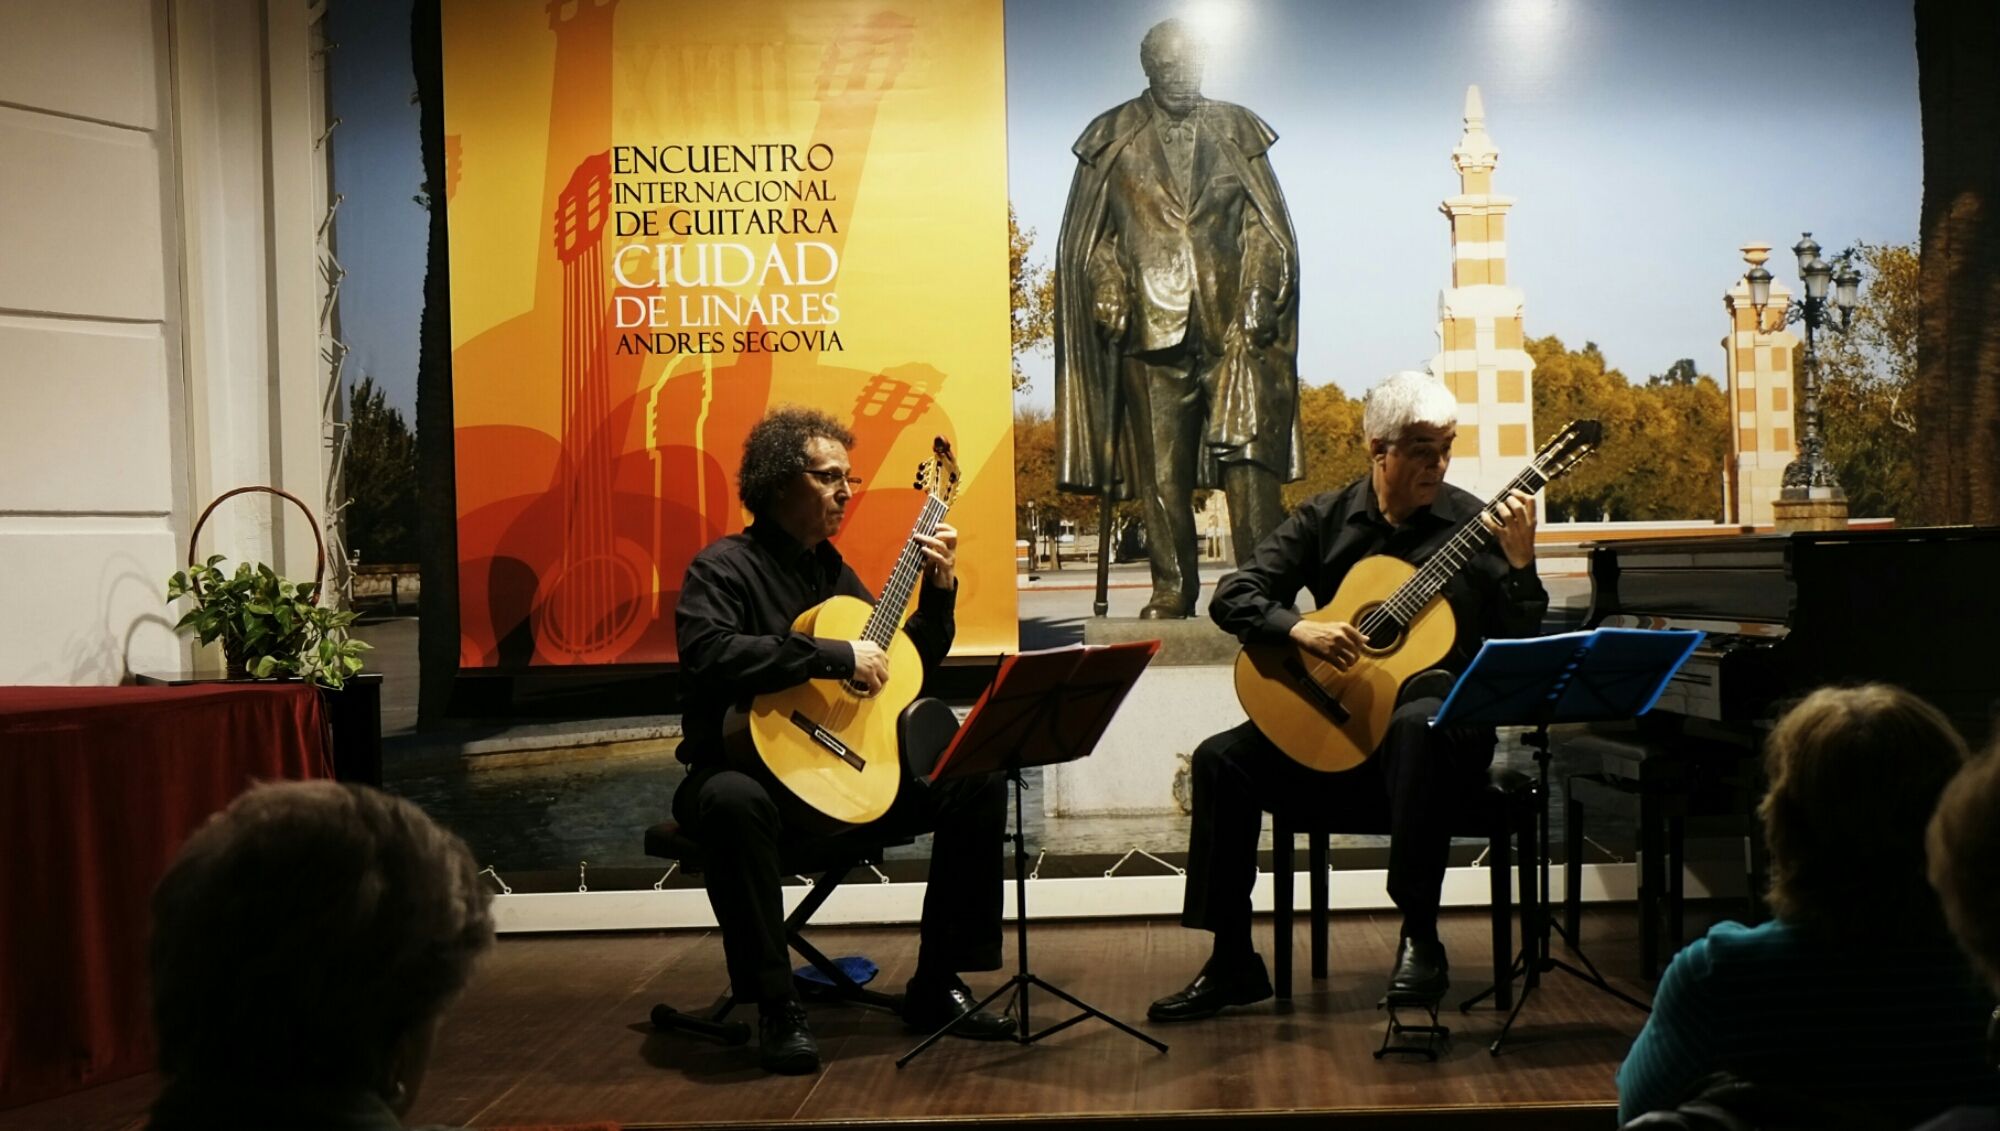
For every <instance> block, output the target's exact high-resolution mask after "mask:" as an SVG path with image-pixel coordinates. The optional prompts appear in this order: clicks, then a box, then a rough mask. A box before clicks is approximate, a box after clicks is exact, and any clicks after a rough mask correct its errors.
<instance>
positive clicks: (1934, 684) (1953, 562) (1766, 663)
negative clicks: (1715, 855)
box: [1565, 527, 2000, 977]
mask: <svg viewBox="0 0 2000 1131" xmlns="http://www.w3.org/2000/svg"><path fill="white" fill-rule="evenodd" d="M1590 580H1591V602H1590V611H1589V613H1588V614H1587V616H1586V622H1585V623H1586V624H1587V626H1588V627H1591V628H1597V627H1602V626H1612V627H1621V628H1694V629H1700V630H1702V631H1703V632H1705V633H1707V636H1706V637H1704V638H1703V640H1702V643H1701V645H1700V646H1699V647H1698V648H1697V649H1696V650H1695V652H1694V654H1693V656H1691V657H1690V658H1689V659H1688V661H1687V663H1686V664H1685V665H1683V666H1682V668H1681V670H1680V671H1679V672H1678V673H1677V674H1676V675H1675V676H1674V678H1673V681H1672V682H1671V683H1670V684H1669V685H1668V687H1667V690H1666V692H1665V693H1664V694H1662V695H1661V697H1660V701H1659V702H1658V703H1657V704H1656V705H1655V706H1654V708H1653V710H1652V712H1651V713H1649V714H1648V715H1647V716H1645V717H1644V718H1642V719H1641V720H1640V721H1639V725H1638V726H1637V727H1636V729H1633V730H1630V731H1627V732H1623V733H1609V734H1591V735H1584V736H1579V737H1577V738H1575V739H1573V740H1572V741H1570V742H1569V743H1566V744H1565V749H1566V754H1567V756H1568V757H1569V759H1570V760H1571V761H1572V763H1573V764H1574V763H1575V762H1577V761H1582V762H1586V763H1587V762H1589V761H1592V760H1595V761H1596V762H1597V763H1598V764H1599V766H1600V772H1598V773H1595V774H1579V775H1577V776H1575V777H1573V778H1572V779H1571V785H1572V786H1573V787H1574V786H1578V785H1581V786H1583V787H1584V788H1583V789H1582V790H1581V791H1578V790H1575V789H1573V790H1572V791H1571V793H1570V797H1569V811H1568V813H1569V828H1568V836H1569V840H1568V846H1569V851H1568V860H1567V861H1566V863H1565V876H1566V879H1567V880H1568V881H1569V892H1570V893H1571V894H1570V895H1569V897H1568V900H1567V906H1566V915H1565V918H1566V920H1567V926H1568V927H1569V930H1570V937H1571V938H1575V937H1576V929H1577V925H1578V911H1579V904H1578V902H1577V899H1578V897H1577V895H1576V894H1575V893H1577V891H1578V890H1579V888H1580V887H1581V882H1580V880H1581V871H1580V862H1581V850H1582V826H1583V810H1582V806H1581V800H1582V798H1583V797H1587V796H1589V795H1592V794H1595V793H1597V792H1600V791H1602V790H1609V791H1612V792H1615V793H1623V794H1626V795H1629V796H1635V797H1637V798H1638V800H1639V814H1638V821H1639V840H1640V845H1639V847H1640V860H1641V876H1640V929H1641V936H1640V938H1641V945H1640V965H1641V968H1642V971H1643V973H1644V974H1645V976H1647V977H1651V976H1652V975H1653V972H1654V971H1655V970H1656V969H1657V968H1658V963H1659V960H1660V950H1659V942H1660V939H1661V934H1662V931H1661V928H1662V926H1663V925H1664V927H1665V935H1666V937H1667V940H1668V943H1669V948H1670V950H1671V948H1673V947H1678V946H1679V945H1680V942H1681V939H1682V924H1681V921H1680V920H1681V915H1680V909H1681V898H1680V897H1681V891H1680V884H1681V878H1682V869H1681V867H1680V866H1679V864H1680V861H1681V858H1682V852H1681V849H1682V845H1683V842H1684V836H1685V818H1686V817H1687V816H1688V815H1689V814H1691V813H1692V814H1696V815H1699V814H1701V813H1703V812H1708V813H1717V812H1730V811H1733V812H1734V813H1735V814H1736V815H1737V816H1738V817H1740V818H1741V824H1742V826H1744V831H1745V832H1746V833H1748V834H1750V835H1749V838H1748V839H1749V844H1750V861H1749V869H1748V871H1749V873H1750V884H1751V891H1750V893H1749V895H1750V917H1751V918H1753V919H1754V918H1756V917H1759V916H1760V915H1761V913H1762V908H1761V899H1760V897H1761V892H1759V891H1757V890H1756V885H1757V884H1758V882H1759V880H1760V879H1761V877H1762V875H1763V871H1764V869H1763V860H1762V855H1763V853H1762V844H1761V838H1759V837H1758V836H1756V835H1755V829H1754V822H1753V821H1752V819H1751V817H1750V814H1751V812H1752V810H1753V807H1754V804H1755V800H1756V795H1757V794H1758V793H1759V792H1760V791H1761V773H1760V770H1761V767H1760V765H1759V762H1758V759H1757V758H1756V757H1755V755H1756V754H1757V752H1758V750H1759V747H1760V745H1761V741H1762V736H1763V733H1764V732H1765V731H1766V730H1768V729H1769V727H1770V725H1771V724H1772V722H1774V721H1775V720H1776V718H1777V716H1778V715H1780V714H1781V713H1783V711H1784V708H1785V706H1786V704H1787V703H1789V702H1790V701H1792V700H1794V699H1797V698H1799V697H1801V696H1803V695H1805V694H1806V693H1808V692H1810V691H1812V690H1813V689H1814V688H1817V687H1823V686H1826V685H1829V684H1841V683H1861V682H1868V681H1880V682H1886V683H1893V684H1896V685H1898V686H1901V687H1904V688H1907V689H1909V690H1910V691H1913V692H1915V693H1917V694H1918V695H1921V696H1922V697H1924V698H1925V699H1926V700H1928V701H1930V702H1931V703H1932V704H1933V705H1935V706H1936V707H1937V708H1938V709H1939V710H1941V711H1943V712H1944V713H1945V715H1946V716H1948V717H1949V718H1950V719H1951V720H1952V722H1953V723H1954V724H1955V725H1956V726H1957V727H1958V729H1959V732H1960V733H1961V734H1963V735H1964V736H1965V739H1966V741H1967V742H1968V743H1970V744H1972V745H1973V746H1974V747H1975V748H1977V747H1979V746H1981V745H1983V744H1984V743H1986V742H1988V741H1989V740H1990V739H1991V738H1992V737H1993V732H1994V712H1995V708H1996V706H2000V657H1997V656H1996V644H2000V528H1992V527H1934V528H1909V529H1889V530H1864V531H1831V532H1812V533H1797V534H1762V535H1741V536H1731V537H1701V538H1653V539H1635V540H1631V541H1619V542H1604V543H1599V544H1598V545H1596V546H1593V547H1592V548H1591V551H1590ZM1894 757H1895V752H1894V751H1884V752H1883V772H1884V773H1893V772H1894V766H1895V761H1894ZM1720 798H1729V799H1731V800H1728V801H1721V800H1718V799H1720ZM1662 910H1664V911H1665V915H1664V917H1663V916H1662V914H1661V912H1662ZM1663 918H1664V920H1665V922H1664V924H1663V923H1662V919H1663Z"/></svg>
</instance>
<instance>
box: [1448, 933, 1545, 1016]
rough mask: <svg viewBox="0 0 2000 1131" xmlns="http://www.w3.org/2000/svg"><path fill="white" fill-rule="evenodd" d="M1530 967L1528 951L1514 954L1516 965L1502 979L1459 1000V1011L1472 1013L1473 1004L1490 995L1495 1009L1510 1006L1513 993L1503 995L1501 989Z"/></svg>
mask: <svg viewBox="0 0 2000 1131" xmlns="http://www.w3.org/2000/svg"><path fill="white" fill-rule="evenodd" d="M1530 968H1531V963H1530V960H1529V957H1528V952H1527V950H1525V949H1523V950H1522V951H1521V952H1520V953H1519V954H1516V955H1515V956H1514V965H1513V966H1512V967H1511V968H1509V969H1508V971H1507V973H1506V976H1505V978H1504V979H1503V980H1502V981H1498V982H1495V983H1493V984H1492V985H1490V986H1488V987H1486V988H1485V989H1483V990H1480V991H1479V992H1478V993H1476V994H1473V995H1472V996H1471V997H1469V998H1466V999H1465V1000H1464V1001H1462V1002H1459V1003H1458V1011H1459V1012H1460V1013H1470V1012H1472V1007H1473V1006H1475V1005H1478V1004H1479V1003H1480V1002H1482V1001H1485V1000H1486V999H1487V998H1489V997H1490V998H1492V999H1494V1001H1493V1006H1494V1008H1495V1009H1506V1008H1508V1006H1509V1005H1511V1004H1512V1000H1511V999H1512V996H1513V995H1511V994H1509V995H1507V996H1506V997H1502V996H1501V994H1500V991H1501V990H1502V989H1503V988H1505V987H1508V986H1511V985H1513V984H1514V980H1515V979H1517V978H1520V977H1521V976H1523V975H1524V974H1526V973H1527V972H1528V970H1529V969H1530Z"/></svg>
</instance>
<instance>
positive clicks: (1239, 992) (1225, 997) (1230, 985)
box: [1146, 954, 1271, 1021]
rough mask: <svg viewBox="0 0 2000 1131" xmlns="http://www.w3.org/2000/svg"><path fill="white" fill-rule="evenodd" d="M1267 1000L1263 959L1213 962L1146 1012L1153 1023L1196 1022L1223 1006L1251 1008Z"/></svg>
mask: <svg viewBox="0 0 2000 1131" xmlns="http://www.w3.org/2000/svg"><path fill="white" fill-rule="evenodd" d="M1270 996H1271V975H1270V973H1269V972H1268V971H1266V970H1265V969H1264V957H1263V956H1262V955H1259V954H1253V955H1251V956H1250V957H1249V958H1247V959H1243V960H1240V961H1237V962H1233V963H1229V964H1227V965H1223V964H1221V963H1218V962H1217V961H1216V960H1215V959H1213V958H1211V959H1209V960H1208V965H1206V966H1203V967H1202V968H1201V973H1199V974H1197V975H1195V979H1194V981H1192V982H1189V983H1188V984H1187V988H1186V989H1184V990H1182V991H1180V992H1179V993H1172V994H1168V995H1167V996H1166V997H1163V998H1161V999H1160V1000H1158V1001H1156V1002H1154V1003H1153V1004H1152V1005H1151V1006H1150V1007H1148V1008H1147V1010H1146V1016H1147V1017H1150V1018H1152V1019H1153V1020H1155V1021H1198V1020H1200V1019H1201V1018H1204V1017H1213V1016H1215V1015H1216V1014H1217V1013H1219V1012H1221V1011H1222V1009H1223V1008H1224V1007H1225V1006H1231V1005H1254V1004H1256V1003H1257V1002H1260V1001H1263V1000H1264V999H1265V998H1267V997H1270Z"/></svg>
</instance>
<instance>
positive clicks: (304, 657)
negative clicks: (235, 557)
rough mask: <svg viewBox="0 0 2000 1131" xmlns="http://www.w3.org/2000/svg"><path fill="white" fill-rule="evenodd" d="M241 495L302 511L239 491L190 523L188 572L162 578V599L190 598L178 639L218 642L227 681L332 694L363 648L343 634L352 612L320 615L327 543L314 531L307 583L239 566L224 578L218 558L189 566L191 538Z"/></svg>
mask: <svg viewBox="0 0 2000 1131" xmlns="http://www.w3.org/2000/svg"><path fill="white" fill-rule="evenodd" d="M246 491H266V492H269V493H271V494H274V495H279V496H282V497H283V498H286V499H289V500H291V501H292V502H293V503H294V504H297V506H298V507H299V509H300V510H304V511H305V512H306V518H307V520H308V521H311V520H312V512H311V511H310V510H307V509H306V505H305V504H304V503H303V502H300V501H299V499H298V498H297V497H296V496H294V495H292V494H289V493H288V492H285V491H280V490H278V489H277V488H275V487H263V486H253V487H238V488H236V489H235V490H233V491H227V492H224V493H223V494H221V495H219V496H217V497H216V499H215V501H214V502H212V503H210V504H209V505H208V509H206V510H204V511H202V512H201V517H200V518H199V519H197V520H195V524H194V533H193V535H191V536H190V537H189V539H188V568H187V569H185V570H182V571H180V572H177V573H175V574H174V575H173V576H172V577H170V578H168V579H167V599H168V600H169V601H175V600H179V599H180V598H182V597H192V598H193V599H194V605H193V607H192V608H190V609H188V611H187V612H186V613H185V614H184V615H182V617H181V619H180V622H179V623H178V624H176V625H174V629H175V630H176V631H178V632H187V633H192V634H193V635H194V636H195V638H196V639H197V640H199V641H200V642H201V643H203V644H209V643H212V642H214V641H217V640H220V641H221V642H222V654H223V659H224V661H225V662H226V664H227V670H228V675H229V678H231V679H246V678H248V679H273V678H287V677H289V678H296V679H303V680H308V681H310V682H312V683H316V684H318V685H319V686H321V687H327V688H333V689H336V690H338V689H339V688H341V687H342V686H344V685H345V683H346V682H347V679H348V677H349V676H352V675H354V674H356V673H357V672H359V671H360V670H361V653H363V652H365V651H367V650H368V647H369V645H368V643H367V642H366V641H362V640H356V639H353V638H352V637H350V636H349V635H348V633H347V629H348V626H349V625H351V624H352V623H354V614H353V613H352V612H347V611H342V610H337V609H331V608H327V607H326V606H323V605H321V604H320V603H319V596H320V584H321V581H322V580H323V579H324V577H325V574H326V544H325V542H324V541H323V540H322V539H321V538H320V533H319V525H318V523H316V522H315V523H313V528H312V530H313V541H314V542H315V543H316V544H317V545H318V546H319V562H318V565H317V567H316V568H315V571H314V578H313V580H311V581H290V580H287V579H285V578H283V577H280V576H278V574H277V572H276V571H274V570H273V569H272V568H271V567H270V566H268V565H265V564H263V563H262V562H258V563H254V564H253V563H250V562H244V563H242V564H240V565H238V566H237V567H236V571H235V572H234V573H227V574H225V573H224V572H223V571H222V570H221V569H220V568H218V563H220V562H221V561H222V560H223V557H222V555H220V554H217V555H215V556H213V557H211V558H209V559H208V560H207V561H205V562H198V561H196V560H195V556H194V547H195V539H196V538H199V537H200V535H201V527H202V524H203V523H204V522H207V521H208V516H209V515H210V514H212V513H214V511H215V508H216V507H217V506H218V505H220V504H221V503H222V502H223V500H225V499H228V498H230V497H231V496H233V495H240V494H242V493H244V492H246Z"/></svg>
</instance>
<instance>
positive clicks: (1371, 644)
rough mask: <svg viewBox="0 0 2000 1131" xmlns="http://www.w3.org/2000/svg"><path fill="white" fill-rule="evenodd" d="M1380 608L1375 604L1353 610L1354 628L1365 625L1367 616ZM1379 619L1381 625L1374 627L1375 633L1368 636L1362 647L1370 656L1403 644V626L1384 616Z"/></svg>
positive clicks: (1392, 618)
mask: <svg viewBox="0 0 2000 1131" xmlns="http://www.w3.org/2000/svg"><path fill="white" fill-rule="evenodd" d="M1381 607H1382V606H1381V603H1380V602H1377V603H1376V604H1373V605H1364V606H1363V607H1361V608H1360V609H1357V610H1355V614H1354V624H1355V625H1356V627H1359V626H1361V625H1363V624H1366V623H1367V622H1368V618H1369V616H1370V615H1371V614H1373V613H1374V612H1375V610H1376V609H1379V608H1381ZM1381 619H1382V623H1381V624H1380V625H1379V626H1377V627H1376V629H1375V631H1373V632H1371V633H1369V634H1368V640H1367V643H1366V644H1365V645H1364V647H1365V648H1366V649H1367V650H1368V652H1370V653H1371V654H1376V655H1379V654H1381V653H1383V652H1387V651H1389V650H1391V649H1393V648H1394V647H1396V646H1397V645H1398V644H1401V643H1402V642H1403V628H1404V626H1403V625H1402V624H1399V623H1398V622H1397V621H1396V619H1395V618H1394V617H1390V616H1386V615H1385V616H1383V617H1382V618H1381Z"/></svg>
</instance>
